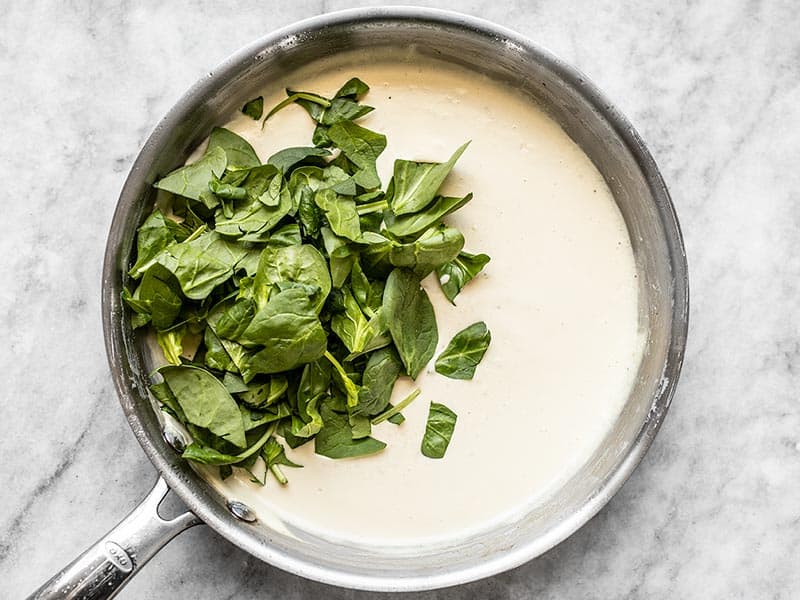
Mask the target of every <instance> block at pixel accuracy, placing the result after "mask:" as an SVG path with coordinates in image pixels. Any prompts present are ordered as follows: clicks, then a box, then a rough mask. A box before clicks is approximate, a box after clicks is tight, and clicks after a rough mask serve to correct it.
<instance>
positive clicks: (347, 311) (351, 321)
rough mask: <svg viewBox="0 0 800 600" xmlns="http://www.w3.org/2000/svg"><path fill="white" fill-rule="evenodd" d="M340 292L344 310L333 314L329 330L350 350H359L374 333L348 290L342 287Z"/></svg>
mask: <svg viewBox="0 0 800 600" xmlns="http://www.w3.org/2000/svg"><path fill="white" fill-rule="evenodd" d="M342 294H343V296H344V311H342V312H338V313H336V314H335V315H333V318H332V319H331V330H333V332H334V333H335V334H336V335H338V336H339V339H340V340H342V342H344V345H345V346H347V349H348V350H349V351H350V352H361V351H362V350H363V349H364V346H366V344H367V342H368V341H369V340H370V338H371V337H372V336H373V335H374V333H373V332H372V331H371V330H370V328H369V322H368V321H367V319H366V317H364V313H362V312H361V307H360V306H359V305H358V302H357V301H356V299H355V298H353V294H352V293H351V292H350V290H349V289H348V288H346V287H343V288H342Z"/></svg>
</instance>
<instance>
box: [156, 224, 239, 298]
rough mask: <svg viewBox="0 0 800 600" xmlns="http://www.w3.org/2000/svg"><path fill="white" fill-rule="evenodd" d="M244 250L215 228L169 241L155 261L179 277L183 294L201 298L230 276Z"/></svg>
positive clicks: (188, 296)
mask: <svg viewBox="0 0 800 600" xmlns="http://www.w3.org/2000/svg"><path fill="white" fill-rule="evenodd" d="M246 254H247V250H246V249H244V248H243V247H242V246H241V245H238V244H235V243H233V242H229V241H228V240H226V239H225V238H223V237H222V236H221V235H219V234H218V233H217V232H216V231H206V232H204V233H201V234H200V235H199V236H197V237H196V238H195V239H187V240H186V241H185V242H180V243H177V244H172V245H171V246H168V247H167V248H165V249H164V251H163V252H162V253H161V254H159V256H158V262H159V263H160V264H162V265H164V266H165V267H166V268H167V269H168V270H169V271H171V272H172V274H173V275H175V277H176V278H177V279H178V282H179V283H180V286H181V289H182V290H183V294H184V295H185V296H186V297H187V298H190V299H192V300H203V299H204V298H206V297H207V296H208V295H209V294H210V293H211V292H212V290H213V289H214V288H215V287H217V286H218V285H220V284H222V283H224V282H225V281H227V280H228V279H230V277H231V275H233V271H234V269H235V268H236V265H237V264H238V262H239V261H240V260H241V259H242V258H244V256H245V255H246Z"/></svg>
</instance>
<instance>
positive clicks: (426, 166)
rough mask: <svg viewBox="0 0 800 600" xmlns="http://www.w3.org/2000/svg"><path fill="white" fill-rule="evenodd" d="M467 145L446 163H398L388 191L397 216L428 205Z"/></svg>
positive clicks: (390, 202) (388, 196)
mask: <svg viewBox="0 0 800 600" xmlns="http://www.w3.org/2000/svg"><path fill="white" fill-rule="evenodd" d="M467 146H469V142H467V143H466V144H464V145H463V146H461V147H460V148H458V150H456V151H455V152H454V153H453V155H452V156H451V157H450V159H449V160H448V161H447V162H445V163H425V162H414V161H411V160H396V161H395V162H394V176H393V177H392V183H391V184H390V185H389V188H390V189H389V191H387V192H386V197H387V199H388V201H389V206H391V207H392V211H393V212H394V214H395V215H397V216H400V215H406V214H409V213H415V212H419V211H420V210H422V209H423V208H425V207H426V206H428V205H429V204H430V203H431V201H432V200H433V198H434V196H436V193H437V192H438V191H439V188H440V187H441V186H442V183H444V180H445V178H446V177H447V175H448V174H449V173H450V171H451V170H452V169H453V166H454V165H455V164H456V161H457V160H458V159H459V157H460V156H461V155H462V154H463V153H464V150H466V149H467Z"/></svg>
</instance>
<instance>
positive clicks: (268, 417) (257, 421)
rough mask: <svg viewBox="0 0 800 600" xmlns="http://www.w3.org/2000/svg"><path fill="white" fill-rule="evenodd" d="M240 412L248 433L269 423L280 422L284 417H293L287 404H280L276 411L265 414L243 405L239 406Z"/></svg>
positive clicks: (272, 410)
mask: <svg viewBox="0 0 800 600" xmlns="http://www.w3.org/2000/svg"><path fill="white" fill-rule="evenodd" d="M239 410H240V411H241V413H242V423H243V424H244V430H245V431H246V432H249V431H253V430H254V429H258V428H259V427H261V426H262V425H267V424H268V423H274V422H275V421H280V420H281V419H283V418H284V417H288V416H290V415H291V409H290V408H289V406H288V405H287V404H286V403H285V402H283V403H281V404H278V405H277V406H275V407H274V409H270V410H266V411H263V412H261V411H256V410H253V409H251V408H249V407H247V406H241V405H240V406H239Z"/></svg>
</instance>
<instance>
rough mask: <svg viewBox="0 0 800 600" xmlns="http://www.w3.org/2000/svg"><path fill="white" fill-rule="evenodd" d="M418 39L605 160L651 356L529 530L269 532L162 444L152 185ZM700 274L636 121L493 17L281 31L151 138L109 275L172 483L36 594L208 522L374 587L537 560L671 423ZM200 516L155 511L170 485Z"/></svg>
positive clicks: (329, 21) (165, 482) (378, 17)
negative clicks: (148, 280)
mask: <svg viewBox="0 0 800 600" xmlns="http://www.w3.org/2000/svg"><path fill="white" fill-rule="evenodd" d="M410 45H414V47H415V48H416V49H417V51H418V52H420V53H423V54H430V55H431V56H435V57H437V58H438V59H440V60H445V61H448V62H451V63H454V64H458V65H461V66H463V67H466V68H468V69H472V70H475V71H477V72H480V73H483V74H486V75H488V76H489V77H491V78H493V79H495V80H496V81H497V82H498V85H509V86H512V87H514V88H516V89H519V90H520V91H521V92H522V93H524V94H526V95H528V96H529V97H530V98H531V101H532V102H536V103H538V104H539V105H541V106H542V107H543V108H544V109H545V110H546V111H547V112H548V113H549V114H550V115H551V116H552V117H553V118H554V119H556V121H558V122H559V123H560V124H561V125H562V127H563V128H564V129H565V131H566V132H567V133H568V134H569V135H570V136H571V137H572V138H573V139H574V140H575V141H576V142H577V143H578V144H579V145H580V146H581V147H582V148H583V150H584V151H585V152H586V153H587V154H588V155H589V157H590V158H591V159H592V160H593V161H594V163H595V164H596V166H597V167H598V169H599V170H600V172H601V173H602V174H603V176H604V177H605V179H606V181H607V182H608V184H609V186H610V188H611V190H612V192H613V193H614V196H615V199H616V201H617V203H618V205H619V207H620V210H621V212H622V214H623V217H624V218H625V221H626V224H627V227H628V231H629V234H630V238H631V241H632V244H633V248H634V254H635V257H636V263H637V269H638V272H639V281H640V292H639V295H640V319H641V324H642V326H643V327H644V328H646V330H647V332H648V340H647V349H646V354H645V357H644V359H643V361H642V364H641V365H639V371H638V377H637V380H636V384H635V387H634V389H633V390H632V392H631V394H630V397H629V398H628V400H627V403H626V405H625V408H624V410H623V412H622V414H621V416H620V418H619V419H618V421H617V422H616V424H615V426H614V428H613V430H612V431H611V432H609V434H608V436H607V437H606V439H605V441H604V443H603V445H602V446H601V447H600V448H598V450H597V451H596V453H595V454H594V456H593V457H592V459H591V460H590V461H589V462H588V463H587V464H586V465H584V466H583V468H582V469H581V470H580V472H578V473H577V474H576V475H575V476H574V477H573V478H571V479H570V480H569V481H568V482H567V483H566V484H565V485H564V486H563V487H562V488H561V489H560V490H559V492H558V493H557V494H556V495H555V496H554V497H553V498H552V500H551V501H550V502H548V503H547V504H545V505H540V506H537V507H535V508H532V509H531V511H530V512H529V513H528V514H527V515H525V516H524V517H523V518H521V519H519V520H518V521H515V522H511V523H504V524H501V525H497V526H495V527H493V528H492V529H490V530H486V531H484V532H482V533H477V534H473V535H470V536H469V537H465V538H463V539H458V540H454V541H452V542H449V543H446V544H440V545H436V546H433V545H425V544H418V545H415V546H413V547H411V546H408V547H394V548H381V547H366V546H356V545H348V544H342V543H337V544H333V543H331V542H329V541H327V540H326V539H325V538H323V537H321V536H319V535H317V534H316V533H315V532H314V531H306V530H299V529H296V530H293V531H291V534H290V535H289V534H287V533H284V532H281V531H277V530H275V529H273V528H270V527H269V526H268V525H267V524H265V523H264V522H263V521H262V520H259V519H258V515H256V514H254V513H253V512H252V511H251V510H249V509H248V507H246V506H244V505H242V504H239V503H235V502H231V500H233V499H228V498H223V497H221V496H220V495H219V494H218V493H217V492H215V491H214V490H213V489H212V488H211V487H210V486H209V485H207V484H206V483H205V482H204V481H203V480H202V479H201V478H200V477H199V476H198V475H197V474H196V473H195V472H194V471H192V470H191V468H189V466H188V465H187V464H186V463H185V462H184V461H183V460H181V459H180V457H179V455H178V453H176V452H175V451H174V450H173V449H172V447H170V445H169V444H168V443H167V442H166V441H165V439H164V435H163V431H162V429H163V427H162V421H161V420H160V417H159V413H158V411H157V410H154V406H153V404H152V402H151V400H150V398H149V396H148V393H147V385H148V383H149V381H148V372H149V369H148V362H147V360H148V359H147V357H146V353H145V351H144V348H143V345H142V340H140V339H138V338H137V337H136V336H134V335H133V332H132V331H131V329H130V327H129V325H128V318H127V315H126V313H125V310H124V309H123V306H122V304H121V302H120V290H121V288H122V285H123V282H124V278H125V275H124V273H125V272H126V271H127V268H128V265H129V264H130V258H131V252H132V247H133V237H134V233H135V230H136V228H137V226H138V225H139V223H141V221H142V220H143V218H144V216H145V215H146V214H147V213H148V212H149V210H150V209H151V207H152V202H153V197H152V188H151V184H152V182H153V181H154V180H155V179H156V178H157V177H158V176H159V175H162V174H164V173H166V172H168V171H170V170H171V169H173V168H174V167H176V166H177V165H179V164H182V163H183V162H184V161H185V160H186V158H187V156H188V155H189V153H190V152H191V151H192V150H193V149H194V147H195V146H196V145H197V144H198V143H199V142H200V141H201V140H203V139H204V138H205V137H206V136H207V135H208V133H209V132H210V130H211V128H212V127H213V126H214V125H217V124H220V123H222V122H224V121H225V120H226V118H227V116H228V115H230V114H232V112H233V111H234V110H236V109H237V108H238V107H240V106H241V105H242V104H243V103H244V101H246V100H248V99H249V98H250V97H251V95H252V94H253V92H255V91H256V90H257V89H258V88H260V87H263V85H264V84H265V82H267V81H269V79H270V78H274V77H276V76H279V75H284V74H287V73H291V72H292V71H293V70H294V69H297V68H299V67H300V66H301V65H304V64H307V63H308V62H310V61H313V60H315V59H317V58H319V57H320V56H328V55H333V54H336V53H338V52H342V51H346V50H355V49H366V50H369V49H378V48H386V47H397V48H400V49H404V48H407V47H409V46H410ZM687 322H688V279H687V266H686V257H685V253H684V248H683V242H682V239H681V235H680V229H679V226H678V222H677V219H676V217H675V213H674V210H673V207H672V204H671V202H670V199H669V195H668V192H667V189H666V187H665V185H664V182H663V180H662V178H661V176H660V174H659V172H658V169H657V167H656V165H655V163H654V161H653V159H652V157H651V156H650V154H649V152H648V151H647V149H646V148H645V147H644V144H643V143H642V140H641V139H640V138H639V136H638V135H637V134H636V132H635V131H634V129H633V128H632V127H631V125H630V124H629V123H628V121H627V120H626V119H625V118H624V117H623V116H622V115H621V114H620V113H619V112H618V111H617V110H616V109H615V108H614V107H613V105H612V104H611V103H610V102H609V101H608V100H606V99H605V98H604V97H603V96H602V94H601V93H600V92H599V91H598V90H597V89H596V88H595V87H594V86H593V85H592V84H591V83H589V82H588V81H587V80H586V79H585V78H584V77H583V76H582V75H581V74H580V73H578V72H577V71H575V70H574V69H573V68H571V67H569V66H568V65H566V64H564V63H563V62H561V61H559V60H558V59H556V58H555V57H553V56H551V55H550V54H548V53H547V52H545V51H543V50H542V49H540V48H538V47H536V46H535V45H534V44H533V43H531V42H530V41H528V40H526V39H524V38H522V37H520V36H519V35H517V34H515V33H513V32H510V31H508V30H506V29H502V28H500V27H498V26H495V25H492V24H490V23H487V22H485V21H482V20H479V19H475V18H472V17H466V16H463V15H458V14H455V13H449V12H444V11H438V10H429V9H420V8H381V9H367V10H352V11H344V12H340V13H335V14H330V15H325V16H322V17H318V18H314V19H311V20H308V21H303V22H301V23H298V24H296V25H293V26H290V27H288V28H285V29H282V30H280V31H277V32H275V33H273V34H270V35H268V36H266V37H264V38H262V39H261V40H258V41H257V42H255V43H253V44H251V45H250V46H247V47H246V48H244V49H242V50H241V51H239V52H237V53H236V54H235V55H233V56H232V57H231V58H229V59H228V60H226V61H225V62H224V63H223V64H222V65H220V66H219V67H218V68H217V69H216V70H215V71H214V72H213V73H210V74H209V76H208V77H207V78H204V79H203V80H202V81H200V82H198V83H197V84H196V85H195V86H194V87H193V88H192V89H191V90H189V92H188V93H187V94H186V95H185V96H184V97H183V98H182V99H181V100H180V101H179V102H178V104H177V105H176V106H175V107H174V108H173V109H172V110H171V111H170V112H169V114H168V115H167V116H166V117H165V118H164V119H163V121H162V122H161V123H159V125H158V126H157V127H156V130H155V131H154V132H153V134H152V135H151V136H150V138H149V139H148V141H147V143H146V144H145V146H144V148H143V149H142V151H141V153H140V154H139V156H138V158H137V159H136V162H135V163H134V165H133V168H132V169H131V172H130V175H129V176H128V179H127V181H126V183H125V186H124V188H123V190H122V194H121V196H120V199H119V203H118V205H117V209H116V213H115V215H114V218H113V222H112V225H111V231H110V233H109V238H108V245H107V249H106V256H105V266H104V271H103V325H104V331H105V339H106V348H107V352H108V357H109V364H110V366H111V370H112V374H113V378H114V382H115V384H116V388H117V391H118V394H119V398H120V402H121V404H122V409H123V410H124V411H125V415H126V417H127V418H128V421H129V423H130V425H131V428H132V429H133V432H134V434H135V435H136V437H137V439H138V440H139V443H140V444H141V446H142V448H143V449H144V451H145V453H146V454H147V456H148V457H149V458H150V460H151V461H152V462H153V464H154V466H155V467H156V469H157V470H158V472H159V473H160V474H161V477H160V478H159V479H158V482H157V484H156V486H155V488H154V489H153V491H152V492H151V494H150V495H149V496H148V497H147V498H146V499H145V500H144V501H143V502H142V504H141V505H140V506H139V507H138V508H136V509H135V510H134V511H133V512H132V513H131V514H130V515H129V516H128V517H127V518H126V519H125V520H124V521H123V522H122V523H121V524H120V525H118V526H117V527H116V528H115V529H113V530H112V531H111V532H109V533H108V534H107V535H106V536H105V537H104V538H102V539H101V540H100V541H99V542H97V544H95V545H94V546H93V547H92V548H90V549H89V550H88V551H87V552H86V553H85V554H84V555H82V556H81V557H79V558H78V559H77V560H76V561H75V562H73V563H72V564H71V565H69V566H68V567H66V568H65V569H64V570H63V571H62V572H61V573H59V574H58V575H56V576H55V577H54V578H53V579H52V580H50V581H49V582H47V583H46V584H45V585H44V586H43V587H42V588H40V590H39V591H38V592H35V593H34V595H33V596H32V597H34V598H92V599H94V598H110V597H113V596H114V595H115V594H116V592H117V591H118V590H119V589H120V588H121V587H122V586H123V585H124V584H125V583H126V582H127V581H128V580H129V578H130V577H131V576H132V575H133V574H134V573H135V572H136V571H137V570H138V569H140V568H141V567H142V566H143V565H144V564H145V563H146V562H147V560H148V559H149V558H151V557H152V556H153V555H154V554H155V552H157V551H158V549H159V548H161V547H162V546H163V545H164V544H166V543H167V542H168V541H169V540H170V539H172V538H173V537H174V536H175V535H177V534H178V533H180V532H181V531H183V530H184V529H186V528H188V527H191V526H192V525H195V524H197V523H200V522H205V523H206V524H208V525H210V526H211V527H213V528H214V529H215V530H216V531H217V532H219V533H220V534H221V535H222V536H224V537H225V538H227V539H228V540H230V541H231V542H233V543H234V544H236V545H237V546H239V547H240V548H242V549H243V550H245V551H247V552H249V553H250V554H252V555H253V556H255V557H257V558H259V559H261V560H264V561H266V562H269V563H271V564H273V565H275V566H278V567H280V568H282V569H285V570H287V571H290V572H292V573H296V574H298V575H302V576H304V577H308V578H311V579H315V580H318V581H322V582H326V583H330V584H334V585H339V586H345V587H351V588H360V589H369V590H380V591H399V590H420V589H430V588H438V587H444V586H450V585H456V584H459V583H464V582H467V581H471V580H475V579H479V578H482V577H486V576H489V575H492V574H495V573H498V572H501V571H504V570H507V569H510V568H512V567H515V566H517V565H519V564H521V563H523V562H525V561H527V560H530V559H531V558H534V557H536V556H538V555H540V554H542V553H543V552H545V551H547V550H548V549H550V548H552V547H553V546H555V545H556V544H558V543H559V542H560V541H562V540H563V539H565V538H566V537H567V536H569V535H570V534H572V533H573V532H574V531H575V530H576V529H578V528H579V527H580V526H581V525H583V524H584V523H585V522H586V521H588V520H589V519H590V518H591V517H592V516H593V515H594V514H595V513H597V511H599V510H600V508H602V507H603V506H604V505H605V503H606V502H607V501H608V500H609V499H610V498H611V497H612V496H613V495H614V493H615V492H616V491H617V490H618V489H619V488H620V487H621V486H622V484H623V483H624V482H625V480H626V479H627V478H628V476H629V475H630V473H631V472H632V471H633V469H634V468H635V467H636V465H637V464H638V463H639V461H640V460H641V458H642V456H643V455H644V453H645V452H646V451H647V448H648V447H649V445H650V443H651V442H652V440H653V437H654V436H655V434H656V432H657V431H658V428H659V426H660V425H661V422H662V420H663V418H664V416H665V414H666V411H667V408H668V407H669V404H670V400H671V398H672V395H673V392H674V389H675V385H676V382H677V378H678V375H679V372H680V368H681V364H682V360H683V353H684V348H685V343H686V332H687ZM170 488H171V489H172V490H174V491H175V493H176V494H177V495H178V496H179V497H180V498H181V499H182V500H183V501H184V502H185V504H186V506H187V507H188V509H189V512H187V513H185V514H183V515H181V516H179V517H177V518H176V519H174V520H172V521H165V520H163V519H161V518H160V517H159V516H158V513H157V506H158V504H159V502H160V501H161V499H162V498H163V497H164V495H165V494H166V493H167V491H168V490H169V489H170Z"/></svg>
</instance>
